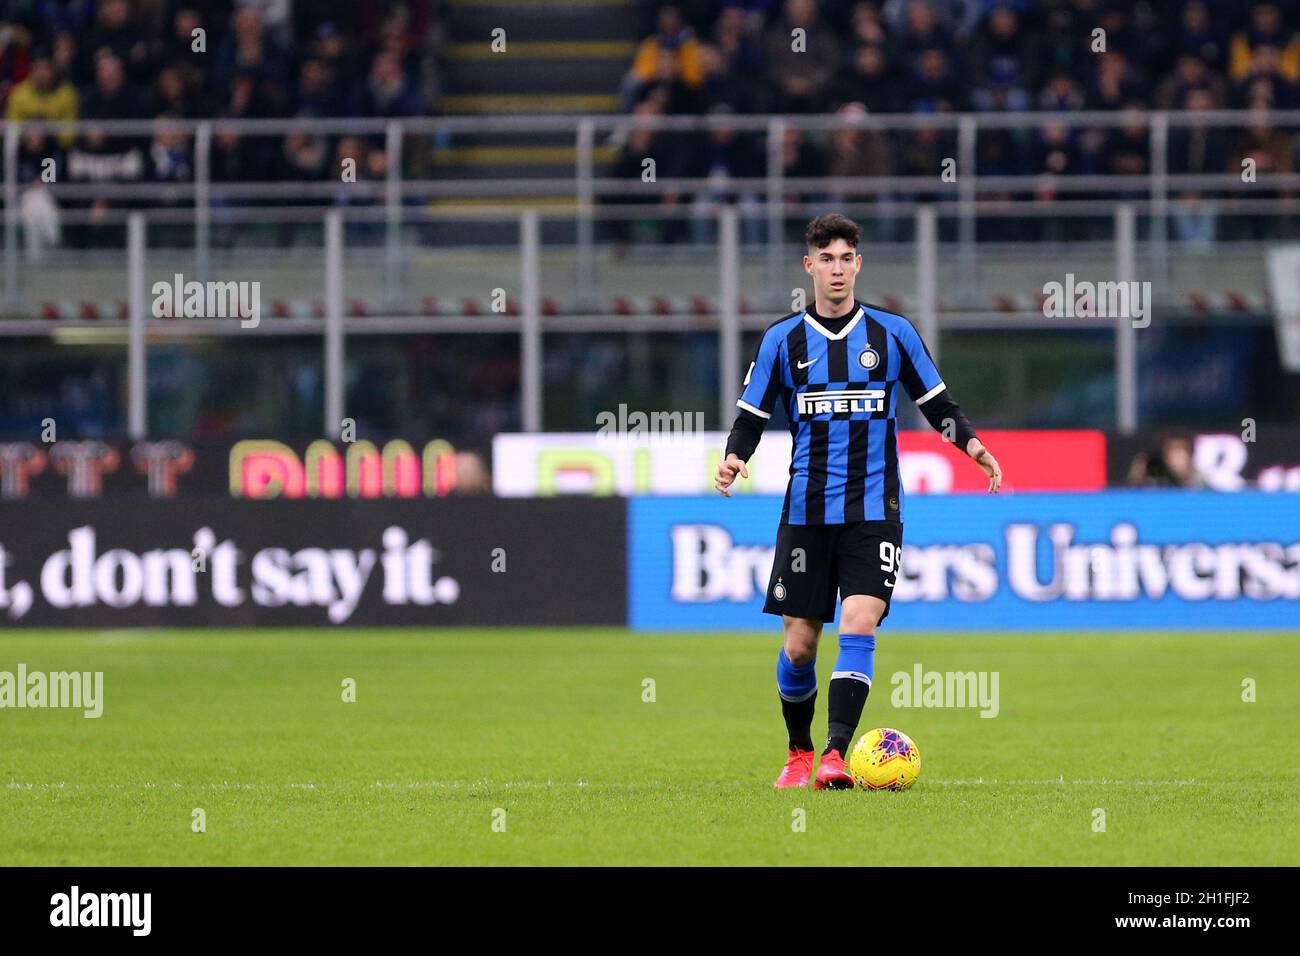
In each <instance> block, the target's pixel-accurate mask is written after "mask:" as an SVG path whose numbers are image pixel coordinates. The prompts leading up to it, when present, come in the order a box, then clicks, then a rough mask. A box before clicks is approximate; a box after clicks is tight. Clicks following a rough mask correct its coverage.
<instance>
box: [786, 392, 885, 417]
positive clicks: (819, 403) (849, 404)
mask: <svg viewBox="0 0 1300 956" xmlns="http://www.w3.org/2000/svg"><path fill="white" fill-rule="evenodd" d="M884 410H885V390H884V389H883V388H846V389H841V390H838V391H834V392H800V393H799V417H800V418H807V417H809V416H811V415H834V414H836V413H837V412H850V413H870V412H883V411H884Z"/></svg>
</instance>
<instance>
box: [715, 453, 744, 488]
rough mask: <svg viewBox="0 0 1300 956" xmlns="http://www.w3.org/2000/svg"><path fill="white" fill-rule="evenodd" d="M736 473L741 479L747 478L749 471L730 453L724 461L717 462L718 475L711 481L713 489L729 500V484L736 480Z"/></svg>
mask: <svg viewBox="0 0 1300 956" xmlns="http://www.w3.org/2000/svg"><path fill="white" fill-rule="evenodd" d="M737 472H739V473H740V476H741V477H742V478H748V477H749V469H748V468H746V467H745V463H744V462H743V461H741V460H740V458H739V457H737V456H736V454H735V453H732V454H730V455H728V456H727V460H726V461H720V462H718V473H717V475H716V476H715V477H714V479H713V487H714V488H717V489H718V490H719V491H720V492H722V493H723V494H724V495H726V496H727V497H728V498H730V497H731V483H732V482H733V481H735V480H736V473H737Z"/></svg>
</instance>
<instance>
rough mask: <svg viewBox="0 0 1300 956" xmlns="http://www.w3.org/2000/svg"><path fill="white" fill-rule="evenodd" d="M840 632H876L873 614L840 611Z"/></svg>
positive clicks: (872, 633)
mask: <svg viewBox="0 0 1300 956" xmlns="http://www.w3.org/2000/svg"><path fill="white" fill-rule="evenodd" d="M840 633H841V634H865V635H874V634H875V633H876V618H875V615H872V614H844V613H841V614H840Z"/></svg>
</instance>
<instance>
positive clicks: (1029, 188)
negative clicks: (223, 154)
mask: <svg viewBox="0 0 1300 956" xmlns="http://www.w3.org/2000/svg"><path fill="white" fill-rule="evenodd" d="M1261 123H1262V124H1267V125H1268V126H1270V127H1272V128H1289V127H1294V128H1296V129H1300V110H1285V111H1282V110H1274V111H1249V112H1246V111H1231V110H1215V111H1203V112H1196V113H1189V112H1162V111H1151V112H1128V111H1123V112H1097V111H1083V112H1066V113H1058V112H1022V113H963V114H926V115H915V114H878V115H877V114H867V115H862V116H853V117H847V116H840V115H836V114H831V115H815V116H797V115H790V116H768V115H728V116H725V117H719V116H645V117H643V116H636V117H633V116H626V115H610V116H513V117H427V118H408V119H363V118H358V119H271V120H174V119H163V120H118V121H78V122H53V121H35V122H26V123H12V122H5V124H4V128H5V133H4V192H3V199H4V208H5V226H4V237H5V242H4V257H5V264H4V277H5V292H6V298H7V300H8V301H9V302H10V303H12V302H14V301H15V296H16V285H17V283H16V277H17V274H18V269H19V248H18V247H19V242H18V236H19V228H20V220H19V195H20V190H21V188H22V187H23V185H24V184H23V183H21V182H20V181H19V153H20V149H19V146H20V142H21V139H22V136H23V134H24V133H27V132H33V133H41V134H45V135H57V134H60V133H63V134H68V133H75V134H80V133H83V132H87V131H91V130H95V131H100V132H103V133H104V134H106V135H109V136H114V137H118V136H121V137H148V136H153V135H155V134H156V133H158V132H159V131H172V132H177V133H181V134H183V135H185V136H187V137H190V138H191V139H192V141H193V145H194V163H193V169H194V177H193V180H192V181H190V182H168V183H164V184H160V183H130V182H100V183H93V184H92V183H77V182H68V181H66V180H56V181H55V182H53V183H50V184H48V188H49V189H50V190H51V193H52V195H53V196H54V197H55V199H56V200H57V199H66V200H70V201H74V202H75V201H78V200H87V199H97V200H104V201H107V202H112V203H119V202H120V203H128V204H129V203H132V202H139V203H145V204H148V203H151V202H156V201H158V200H159V199H165V200H166V201H168V202H181V201H184V202H186V203H187V204H190V205H191V207H192V208H191V209H189V210H187V211H185V212H184V214H185V215H186V217H187V218H186V220H185V221H187V222H192V224H193V227H194V242H193V249H194V257H195V273H196V274H197V276H198V277H199V278H200V279H203V278H205V277H206V276H207V274H208V271H209V267H210V264H209V255H210V250H211V245H212V228H213V223H214V220H226V221H230V220H232V217H236V216H238V211H237V205H235V206H232V204H238V203H240V202H257V203H262V204H266V203H282V202H295V201H297V202H302V201H309V202H310V201H315V202H316V203H317V205H316V206H315V207H314V209H315V210H316V211H315V212H314V213H313V212H311V211H310V210H307V209H303V208H298V209H296V210H294V212H295V213H296V214H298V215H307V216H314V218H319V214H320V210H323V209H324V208H327V207H329V206H331V205H333V204H334V203H333V201H334V200H335V199H336V198H338V197H339V195H340V190H341V187H342V186H343V185H344V184H341V183H340V182H333V181H314V182H313V181H290V182H286V181H273V180H257V181H248V182H218V181H214V180H213V174H212V162H211V159H212V148H213V140H214V136H219V135H221V134H222V133H225V132H234V133H236V134H239V135H241V136H276V137H282V136H285V135H287V134H290V133H296V132H302V133H306V134H310V135H327V136H333V135H337V136H342V135H355V136H368V137H373V138H375V140H376V141H378V140H379V139H380V138H382V140H383V143H384V152H385V154H386V157H387V166H386V171H385V175H384V178H383V180H372V181H367V180H365V179H360V180H358V181H357V182H349V183H347V184H346V194H347V195H348V197H349V199H350V200H373V201H374V202H376V203H377V204H381V205H380V206H379V207H378V208H379V210H381V211H378V213H377V215H378V217H379V218H380V219H381V220H382V222H383V223H384V264H385V265H384V268H385V287H386V290H387V298H388V301H390V302H391V301H394V300H395V299H396V298H397V297H398V296H399V284H400V262H401V258H402V243H403V238H402V228H403V225H404V223H409V222H411V221H415V220H419V219H420V218H421V217H422V216H423V215H424V212H423V210H421V209H420V208H419V207H415V206H413V205H411V204H412V203H414V202H418V201H420V200H431V199H443V200H456V199H465V200H468V199H475V198H483V197H495V198H503V197H530V198H535V197H552V198H563V199H571V200H572V201H573V202H574V208H575V220H574V229H575V284H576V289H577V297H576V299H577V302H578V303H579V304H587V303H589V302H591V301H592V299H593V294H594V284H595V283H594V272H595V270H594V247H595V245H596V232H595V221H596V209H597V206H598V204H599V203H600V202H601V201H602V200H605V199H611V198H624V197H633V198H634V197H645V198H646V199H647V200H650V201H654V200H657V199H658V198H659V197H660V196H661V195H662V194H664V193H666V192H668V191H678V192H685V193H704V192H710V191H716V190H719V189H723V190H725V191H726V192H729V193H744V194H749V195H752V196H753V197H754V198H755V199H756V200H757V202H758V203H759V204H760V206H761V214H762V216H763V217H764V219H765V220H766V223H767V233H768V236H769V241H768V242H767V243H766V250H765V253H764V254H765V257H766V264H767V288H766V294H767V296H768V298H769V299H777V298H779V297H780V296H781V295H782V293H783V290H782V289H781V288H780V284H779V278H778V277H779V275H780V271H781V270H780V266H781V264H782V263H783V262H784V261H786V259H787V257H788V255H789V249H788V248H786V245H785V243H784V242H783V241H781V238H780V237H781V233H782V228H781V226H782V223H783V220H784V218H785V217H786V215H787V214H788V213H789V211H790V204H789V203H788V202H787V201H786V199H785V197H786V195H787V194H788V193H789V192H790V191H796V192H797V191H817V192H821V193H829V194H831V195H835V194H848V195H851V196H854V197H871V198H873V199H876V200H879V199H882V198H885V197H892V199H891V201H892V206H893V209H894V211H895V212H896V213H897V214H898V215H901V216H911V215H914V214H915V212H916V210H917V209H918V208H919V207H920V206H921V205H924V204H926V203H927V202H933V201H934V200H936V199H937V200H938V201H939V207H938V208H939V211H940V213H941V214H946V213H947V212H949V211H955V213H956V217H957V222H958V227H957V231H958V236H957V238H958V249H957V262H958V264H959V267H960V278H961V282H962V283H963V284H964V285H969V284H970V283H971V282H972V281H973V277H974V275H975V271H976V262H977V255H978V248H977V243H976V220H977V218H978V217H979V216H980V215H983V214H985V213H984V212H983V209H982V202H981V200H982V197H1002V196H1003V195H1004V194H1007V193H1010V194H1012V195H1011V198H1010V199H1008V200H1003V199H1001V198H999V200H998V201H999V203H1004V202H1005V203H1006V204H1008V205H1010V207H1011V208H1012V209H1013V210H1016V211H1015V212H1013V213H1011V214H1013V215H1033V214H1035V211H1036V210H1038V209H1040V208H1041V205H1040V203H1039V202H1038V201H1037V200H1035V199H1034V198H1032V193H1034V191H1035V190H1037V189H1038V188H1040V187H1044V186H1050V187H1052V188H1054V189H1056V190H1058V191H1062V192H1067V193H1070V194H1076V195H1088V194H1097V196H1098V198H1080V199H1074V200H1071V202H1072V203H1073V204H1075V208H1077V209H1078V210H1079V211H1080V212H1091V213H1096V212H1099V211H1108V210H1110V209H1111V208H1113V206H1114V202H1115V200H1114V199H1112V198H1105V197H1103V196H1101V194H1104V193H1115V192H1119V193H1123V194H1124V195H1125V199H1126V201H1132V202H1135V203H1136V205H1135V208H1136V209H1137V210H1138V211H1139V212H1140V213H1142V214H1145V215H1149V216H1150V218H1151V228H1150V242H1149V243H1148V249H1147V251H1148V262H1147V269H1146V272H1147V274H1148V275H1149V276H1150V278H1151V279H1153V280H1154V281H1155V282H1156V283H1157V285H1162V284H1163V283H1164V281H1165V279H1166V276H1167V270H1168V239H1167V233H1168V220H1169V216H1170V212H1171V209H1172V208H1174V205H1175V204H1176V203H1177V202H1178V194H1179V193H1180V192H1184V191H1193V190H1195V191H1207V190H1211V191H1215V192H1219V193H1223V194H1231V195H1232V196H1234V197H1236V196H1238V195H1239V196H1241V197H1243V198H1239V199H1238V198H1232V199H1227V200H1225V202H1227V203H1229V204H1237V205H1230V206H1225V207H1224V208H1225V209H1239V210H1240V211H1242V212H1250V211H1252V208H1258V209H1259V210H1260V211H1261V212H1267V211H1276V197H1270V198H1258V199H1251V198H1249V195H1250V193H1251V192H1252V191H1254V192H1257V193H1258V192H1262V191H1272V192H1277V191H1294V192H1296V193H1297V194H1298V195H1300V173H1281V172H1267V171H1266V172H1262V173H1260V174H1259V175H1258V176H1256V177H1253V178H1250V179H1248V178H1246V177H1244V176H1242V175H1239V174H1237V173H1234V172H1231V171H1224V172H1223V173H1222V174H1213V175H1206V174H1175V173H1171V172H1170V157H1169V138H1170V132H1171V131H1172V130H1176V129H1179V128H1187V127H1197V126H1202V127H1212V128H1220V129H1234V128H1243V127H1247V126H1250V125H1253V124H1261ZM1061 125H1064V126H1066V127H1068V128H1070V129H1075V130H1078V129H1114V128H1121V127H1127V126H1134V125H1141V126H1143V127H1144V128H1145V129H1146V132H1147V148H1148V152H1149V171H1148V172H1147V173H1146V174H1142V175H1056V174H1041V173H1032V174H1025V175H999V176H992V175H980V174H979V171H978V162H977V159H978V142H979V137H980V135H981V134H982V133H985V132H988V131H993V130H1009V129H1025V130H1036V129H1042V128H1045V127H1049V126H1061ZM637 129H649V130H653V131H659V132H704V131H709V130H718V129H730V130H735V131H737V132H747V133H754V134H761V135H762V136H763V137H764V139H765V151H764V152H765V156H766V169H765V172H764V174H763V175H761V176H753V177H743V178H742V177H736V178H731V179H728V180H726V181H725V183H719V182H718V181H717V180H715V179H713V178H711V177H688V178H666V179H657V180H656V181H652V182H643V181H642V180H641V178H640V177H635V178H622V177H609V176H598V175H597V174H596V169H597V164H596V161H595V154H596V150H597V148H598V143H599V142H600V137H601V136H602V135H603V136H606V137H612V138H613V139H614V140H618V139H620V138H621V137H624V136H626V134H628V133H630V132H632V131H634V130H637ZM791 129H793V130H798V131H801V132H805V133H828V132H834V131H841V130H850V131H857V132H863V133H868V132H875V133H890V134H897V133H906V132H909V131H911V132H916V131H937V132H942V133H946V134H949V135H952V136H954V137H955V138H954V139H953V146H954V150H953V151H954V155H953V156H952V157H949V158H951V159H953V160H955V163H956V165H955V168H954V169H955V176H953V177H952V178H951V179H949V178H948V177H945V176H942V175H941V172H942V171H941V170H939V169H936V170H934V172H933V174H932V175H911V176H895V175H889V176H868V177H852V178H844V177H838V178H837V177H826V178H823V177H816V178H795V177H789V176H787V175H785V172H784V169H783V161H782V143H783V141H784V138H785V136H786V133H787V130H791ZM508 133H537V134H561V135H564V136H567V137H572V140H573V144H574V162H573V172H572V175H564V176H539V177H524V178H520V177H512V178H486V179H459V180H457V179H448V178H445V177H439V176H437V175H431V174H430V170H429V169H416V170H414V171H413V172H414V173H415V175H412V174H411V172H412V171H409V170H407V169H406V168H405V166H406V162H405V160H406V158H407V154H406V143H407V142H408V140H409V138H410V137H417V136H424V137H428V138H429V139H430V141H431V145H432V147H433V149H434V151H435V152H436V151H437V149H438V148H439V147H440V144H442V143H444V142H445V141H446V140H447V139H448V138H449V137H455V136H459V135H469V136H483V135H492V134H508ZM1017 193H1019V194H1021V195H1019V196H1018V195H1016V194H1017ZM1026 193H1028V194H1031V195H1029V196H1025V195H1024V194H1026ZM917 194H919V195H923V196H924V197H925V200H926V201H925V202H921V201H919V200H917V199H915V198H909V196H913V197H914V196H915V195H917ZM1243 204H1244V205H1243ZM1252 204H1253V206H1252ZM280 208H281V207H279V206H273V207H272V208H271V209H267V208H266V207H265V206H263V208H262V210H261V212H262V213H263V214H265V213H267V212H271V211H273V210H279V209H280ZM154 212H155V214H158V213H161V214H162V215H167V213H166V212H163V211H159V210H155V211H154ZM170 214H171V215H173V216H179V215H181V214H182V211H181V210H172V211H170ZM126 215H127V210H108V211H107V212H106V213H104V214H102V215H101V219H102V220H104V221H110V222H112V221H124V220H125V216H126Z"/></svg>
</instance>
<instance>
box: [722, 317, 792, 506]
mask: <svg viewBox="0 0 1300 956" xmlns="http://www.w3.org/2000/svg"><path fill="white" fill-rule="evenodd" d="M779 361H780V348H779V347H778V343H777V337H776V336H775V335H773V334H771V330H770V329H769V330H768V332H765V333H764V334H763V338H762V340H761V341H760V342H759V343H758V351H757V352H756V353H755V355H754V361H753V362H752V363H750V366H749V371H748V372H747V373H746V374H745V381H744V385H743V389H742V391H741V393H740V398H739V399H737V400H736V405H737V407H739V409H740V411H739V412H738V413H737V414H736V421H735V423H734V424H733V425H732V426H731V434H730V435H728V436H727V450H726V452H725V453H724V454H723V460H722V461H721V462H719V463H718V471H717V474H716V475H714V478H713V487H715V488H717V489H718V491H720V492H722V493H723V494H724V495H726V496H727V497H728V498H730V497H731V483H732V482H733V481H735V480H736V475H737V474H739V475H740V476H741V477H742V478H748V477H749V469H748V468H746V467H745V463H746V462H747V461H749V459H750V458H751V457H752V456H753V454H754V450H755V449H756V448H758V443H759V440H760V439H762V437H763V429H764V428H766V427H767V423H768V420H769V419H770V418H771V417H772V409H773V408H775V407H776V397H777V395H778V394H779V393H780V391H781V376H780V374H779V366H778V364H777V363H778V362H779Z"/></svg>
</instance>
